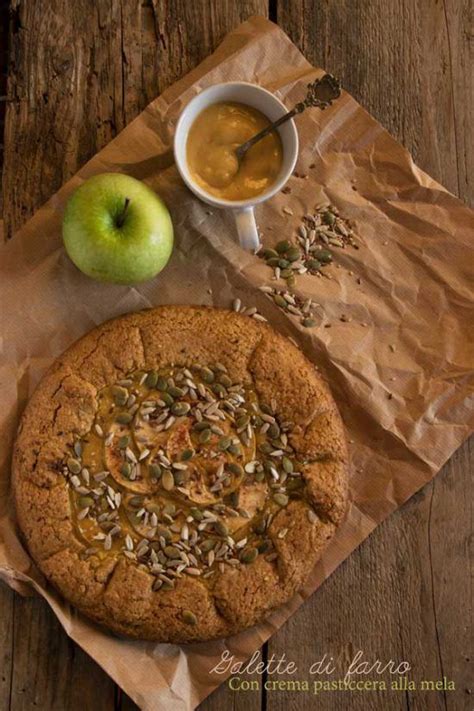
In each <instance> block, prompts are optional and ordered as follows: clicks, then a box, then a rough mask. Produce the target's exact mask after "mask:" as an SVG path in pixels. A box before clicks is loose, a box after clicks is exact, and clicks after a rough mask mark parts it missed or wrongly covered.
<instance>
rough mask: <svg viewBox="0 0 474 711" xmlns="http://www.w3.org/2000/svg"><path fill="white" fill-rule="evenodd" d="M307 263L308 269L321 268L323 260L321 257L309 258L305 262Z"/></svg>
mask: <svg viewBox="0 0 474 711" xmlns="http://www.w3.org/2000/svg"><path fill="white" fill-rule="evenodd" d="M305 265H306V266H307V267H308V269H316V270H317V269H320V268H321V262H320V261H319V259H308V261H307V262H305Z"/></svg>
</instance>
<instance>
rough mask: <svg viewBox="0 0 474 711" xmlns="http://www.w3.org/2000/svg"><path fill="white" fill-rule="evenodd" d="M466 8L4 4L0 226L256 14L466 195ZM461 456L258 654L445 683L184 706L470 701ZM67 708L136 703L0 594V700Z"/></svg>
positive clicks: (469, 50)
mask: <svg viewBox="0 0 474 711" xmlns="http://www.w3.org/2000/svg"><path fill="white" fill-rule="evenodd" d="M470 7H471V6H470V2H469V0H444V2H443V1H441V0H394V2H385V0H338V1H337V2H334V1H332V2H331V1H330V0H317V1H316V0H272V1H271V2H270V3H268V4H267V2H266V1H265V2H264V1H263V0H248V1H244V2H238V1H237V0H235V1H232V0H193V2H189V0H142V1H141V2H139V1H137V0H128V1H127V0H96V1H95V2H94V1H93V0H75V2H74V3H70V2H66V0H36V1H35V2H34V3H30V2H26V0H10V12H11V16H10V17H11V21H10V48H9V58H10V70H9V81H8V98H9V102H8V111H7V117H6V130H5V140H4V143H5V164H4V171H3V194H4V205H5V210H4V219H5V226H6V234H7V236H11V235H12V234H13V232H14V231H15V230H16V229H18V227H19V226H21V224H23V222H24V221H25V220H26V219H27V218H28V217H29V216H30V214H31V213H32V212H33V211H34V210H35V209H36V208H37V207H38V206H39V205H40V204H42V203H43V202H44V201H45V200H46V199H48V198H49V197H50V195H51V194H52V193H53V192H54V191H55V190H56V189H57V188H58V187H59V186H60V185H61V184H62V183H63V182H64V181H65V180H66V179H67V178H68V177H69V176H70V175H72V174H73V173H74V172H75V171H76V170H77V168H78V167H79V166H80V165H81V164H83V163H84V162H85V161H86V160H87V159H88V158H89V157H90V156H92V155H93V154H94V153H95V152H96V151H97V150H99V149H100V148H101V147H102V146H103V145H105V144H106V143H107V142H108V141H109V140H110V139H111V138H113V137H114V136H115V135H116V133H117V132H118V131H120V130H121V129H122V128H123V127H124V126H125V125H126V124H127V123H128V122H129V121H130V120H132V119H133V118H134V117H135V116H136V115H137V114H138V113H139V111H140V110H141V109H142V108H143V107H144V106H145V105H146V104H147V103H148V102H149V101H150V100H151V99H152V98H154V96H155V95H157V94H158V93H159V92H161V91H162V90H163V89H164V88H166V86H168V85H169V84H170V83H171V82H173V81H174V80H175V79H177V78H178V77H180V76H181V75H182V74H183V73H185V72H186V71H188V70H189V69H190V68H192V67H193V66H195V65H196V64H197V63H198V62H199V61H200V60H201V59H202V58H203V57H204V56H206V55H207V54H208V53H209V52H210V51H212V49H213V48H214V47H215V46H216V44H217V43H218V42H219V41H220V40H221V38H222V37H223V35H224V34H225V33H226V32H227V31H228V30H230V29H231V28H232V27H234V26H236V25H237V24H238V23H239V22H240V21H241V20H242V19H245V18H246V17H247V16H248V15H250V14H267V13H268V10H269V9H270V12H271V13H272V15H273V19H277V20H278V22H279V24H280V25H281V26H282V27H283V29H284V30H285V31H286V32H288V33H289V34H290V36H291V37H292V39H293V40H294V41H295V42H296V43H297V44H298V46H299V47H300V48H301V49H302V51H303V52H304V53H305V54H306V56H307V57H308V59H309V60H310V61H312V62H314V63H315V64H317V65H319V66H321V67H324V68H326V69H327V70H330V71H333V72H334V73H336V74H338V75H339V76H340V77H341V79H342V80H343V84H344V86H345V88H346V89H348V91H350V92H351V93H352V94H353V95H354V96H355V97H356V98H357V99H358V100H359V101H360V102H361V103H362V104H363V105H364V106H365V107H366V108H367V109H368V110H369V111H370V112H371V113H372V114H373V115H375V117H376V118H377V119H378V120H379V121H380V122H381V123H382V124H383V125H384V126H385V127H386V128H387V129H388V130H389V131H390V132H391V133H393V134H394V135H395V136H396V137H397V138H398V139H399V140H401V141H402V143H404V145H405V146H406V147H407V148H408V149H409V150H411V151H412V153H413V155H414V157H415V160H416V161H417V162H418V164H419V165H420V166H421V167H422V168H424V169H425V170H426V171H427V172H429V173H430V174H432V175H433V176H434V177H435V178H436V179H438V180H439V181H440V182H441V183H442V184H444V185H445V186H446V187H447V188H448V189H450V190H452V191H453V192H455V193H456V194H459V195H460V196H461V197H462V198H463V199H465V200H467V201H471V202H472V201H474V194H473V187H472V175H473V150H472V148H473V133H472V132H473V123H472V112H473V108H474V107H473V105H472V104H473V89H472V87H473V84H472V59H473V57H472V54H473V44H472V18H471V17H470V12H471V10H470ZM470 462H472V443H471V445H469V444H466V445H465V446H464V447H463V448H461V449H460V450H459V451H458V452H457V453H456V455H455V456H454V457H453V458H452V460H451V461H450V462H449V463H448V464H447V465H446V467H445V468H444V470H443V472H442V473H441V474H440V475H439V476H438V477H437V478H436V479H435V481H434V482H433V483H432V484H430V485H428V486H427V487H425V488H424V489H423V491H422V492H420V493H419V494H418V495H417V496H416V497H414V498H413V499H412V500H411V501H410V502H409V503H408V504H407V505H406V506H404V507H403V508H402V509H401V510H399V511H398V512H397V513H396V514H394V515H393V516H392V517H390V518H389V519H388V520H387V521H386V522H385V523H384V524H382V525H381V526H380V527H379V528H378V529H377V530H376V531H375V532H374V533H373V534H372V536H371V537H370V538H369V539H368V540H367V541H366V542H365V543H364V544H363V545H362V546H361V547H360V548H359V549H358V551H356V552H355V553H354V554H353V555H352V556H351V557H350V559H349V560H347V561H346V562H345V563H344V564H343V565H342V566H341V567H340V568H339V569H338V570H337V571H336V573H335V574H334V575H332V576H331V578H329V580H328V581H327V582H326V583H325V584H324V585H323V587H322V588H321V589H320V590H319V591H318V593H317V594H316V595H314V596H312V598H311V599H310V600H308V601H307V603H306V604H305V605H304V606H303V607H302V608H301V609H300V610H299V611H298V613H297V614H296V615H295V616H294V617H293V618H292V619H291V620H290V621H289V622H288V624H287V625H285V626H284V627H283V628H282V629H281V630H280V631H279V632H278V634H277V635H275V637H274V638H273V639H272V640H271V641H270V643H269V644H268V645H266V646H265V650H264V653H265V654H266V655H268V654H272V653H275V654H277V655H278V654H281V653H282V652H285V653H286V655H287V657H289V658H291V659H293V660H294V661H295V662H296V663H297V664H298V667H299V668H300V669H301V672H302V673H301V674H300V675H299V676H300V678H307V675H306V674H305V673H304V670H306V668H307V666H308V665H309V664H310V663H311V662H313V661H314V660H315V655H316V654H317V653H319V652H322V653H324V652H327V653H328V654H330V655H332V656H334V657H335V659H336V660H337V661H338V664H340V665H341V667H342V666H343V665H344V663H345V662H346V661H347V660H348V659H349V657H351V655H352V654H353V653H355V651H357V649H363V650H364V651H365V654H366V656H367V658H371V657H372V658H377V657H378V658H380V659H390V658H393V659H403V658H405V659H407V660H408V661H409V662H410V663H411V664H412V666H413V678H415V679H421V678H423V677H429V676H431V677H433V678H440V677H441V676H442V674H443V673H444V674H446V675H447V676H449V677H451V678H453V679H455V681H456V683H457V687H458V688H457V691H456V693H455V694H443V693H442V692H441V693H439V692H438V693H437V692H434V693H431V694H429V695H421V694H419V693H414V694H410V693H400V694H386V695H383V694H374V695H371V694H368V693H365V694H360V695H356V694H353V695H352V696H351V697H350V699H349V698H348V697H347V695H344V694H343V693H342V692H341V693H339V694H335V693H334V692H332V693H331V694H328V695H327V696H323V695H319V696H318V697H314V696H311V695H304V694H297V693H288V694H284V693H282V692H279V693H273V694H272V693H271V692H269V691H268V692H263V691H262V690H259V691H257V692H246V693H242V692H241V693H238V692H232V691H230V690H229V689H228V687H227V685H225V684H224V685H223V686H222V687H220V688H219V689H218V690H217V691H216V692H215V693H214V694H212V695H211V697H209V699H207V700H206V701H205V702H204V703H203V704H202V705H201V707H200V711H214V709H215V710H216V711H217V709H219V710H220V709H235V711H241V710H242V711H244V709H245V711H256V710H257V709H259V708H265V709H269V710H270V709H275V711H279V710H280V709H282V710H283V709H285V710H286V709H287V708H288V709H306V708H308V709H310V708H311V709H314V708H318V709H322V710H323V711H324V709H328V710H329V709H330V710H331V711H339V710H341V711H342V710H344V711H346V709H348V708H350V709H351V711H352V710H353V709H354V710H355V711H358V710H361V711H362V710H363V711H375V710H376V711H380V709H383V710H384V711H385V710H387V711H391V710H392V709H393V710H394V711H395V710H396V711H398V709H414V710H415V711H425V710H426V709H428V710H429V711H431V709H433V710H438V709H447V710H448V711H458V709H460V710H461V709H467V708H470V707H472V703H469V702H470V699H472V696H471V697H470V696H468V694H467V692H466V689H467V687H468V683H469V678H468V668H467V667H468V657H469V649H468V647H469V641H470V640H469V625H468V623H469V617H468V615H469V614H470V613H469V600H470V599H472V587H471V583H470V579H469V565H468V561H469V560H470V556H469V553H470V551H469V538H468V534H469V532H470V531H472V520H471V516H472V512H471V504H470V502H471V499H472V494H471V487H472V482H471V479H470V469H469V463H470ZM471 614H472V611H471ZM246 678H248V677H246ZM250 678H251V677H250ZM82 707H84V708H85V709H97V708H100V709H101V711H102V709H103V710H104V711H114V710H115V711H119V710H120V711H132V709H136V708H137V707H136V706H135V705H134V704H133V703H132V702H131V701H130V699H128V698H127V697H126V696H125V695H124V694H123V693H122V692H120V690H118V689H117V688H116V687H114V685H113V684H112V682H111V681H110V680H109V678H108V677H107V676H106V675H105V673H104V672H102V671H101V670H100V668H99V667H98V666H97V665H95V664H94V662H93V661H92V660H90V659H89V657H87V655H85V654H84V653H83V652H82V651H81V650H79V649H78V648H77V647H76V646H75V645H74V644H73V643H72V642H71V641H70V640H68V638H67V637H66V635H65V634H64V633H63V631H62V630H61V628H60V626H59V624H58V622H57V621H56V618H55V617H54V615H53V614H52V613H51V612H50V610H49V608H48V607H47V606H46V604H45V603H44V602H43V601H41V600H31V599H29V600H23V599H21V598H20V597H18V596H16V595H14V594H13V593H12V592H11V591H10V590H8V589H6V588H4V587H3V586H2V587H0V709H2V710H3V709H4V708H5V710H6V711H7V710H10V709H14V711H18V710H19V709H21V711H23V710H25V711H26V710H30V709H31V711H32V710H33V709H38V708H41V709H42V710H44V711H50V710H54V711H56V709H58V710H59V709H60V710H61V711H69V710H71V711H72V710H73V709H74V711H75V710H76V709H78V708H82Z"/></svg>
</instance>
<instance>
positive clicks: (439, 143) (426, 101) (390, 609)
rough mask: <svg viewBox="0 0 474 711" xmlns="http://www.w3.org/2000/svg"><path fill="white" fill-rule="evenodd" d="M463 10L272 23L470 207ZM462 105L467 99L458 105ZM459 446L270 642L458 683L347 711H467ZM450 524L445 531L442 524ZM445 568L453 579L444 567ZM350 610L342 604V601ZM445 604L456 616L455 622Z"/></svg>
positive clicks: (274, 705) (325, 12)
mask: <svg viewBox="0 0 474 711" xmlns="http://www.w3.org/2000/svg"><path fill="white" fill-rule="evenodd" d="M467 16H468V4H467V3H459V2H458V3H455V2H451V1H450V0H447V2H445V3H440V2H435V3H425V2H408V0H399V1H398V2H396V3H385V2H383V0H375V1H374V2H371V3H363V2H349V1H346V2H344V1H343V2H338V3H324V2H319V1H316V0H315V1H311V0H293V1H291V2H290V1H289V0H278V2H277V19H278V22H279V24H280V25H281V26H282V27H283V29H285V30H286V31H287V32H288V33H289V34H290V36H291V37H292V38H293V40H294V41H295V42H296V43H297V44H298V45H299V47H300V48H301V49H302V51H303V52H304V53H305V54H306V56H307V57H308V58H309V59H310V60H311V61H312V62H314V63H315V64H316V65H318V66H321V67H324V68H325V69H328V70H330V71H332V72H334V73H335V74H336V75H338V76H340V77H341V79H342V81H343V85H344V86H345V87H346V88H347V90H348V91H350V92H351V93H352V94H353V95H354V96H355V97H356V98H357V99H358V100H359V101H360V102H361V103H362V104H363V105H364V106H365V107H366V108H367V109H368V110H369V111H370V112H371V113H372V114H373V115H374V116H375V117H376V118H377V119H378V120H379V121H380V122H381V123H382V124H383V125H384V126H385V127H386V128H387V129H388V130H389V131H390V132H391V133H392V134H394V135H395V136H396V137H397V138H398V139H399V140H401V141H402V143H404V145H405V146H406V147H407V148H408V149H409V150H410V151H411V152H412V154H413V156H414V158H415V160H416V161H417V162H418V164H419V165H421V167H422V168H424V169H425V170H426V171H427V172H429V173H431V174H432V175H433V176H434V177H435V178H437V179H438V180H439V181H440V182H441V183H443V184H444V185H445V186H446V187H447V188H448V189H450V190H452V191H453V192H455V193H457V194H459V195H460V197H462V198H464V199H465V200H467V201H471V202H472V201H474V191H473V185H472V168H471V167H470V166H472V160H473V157H472V156H473V152H472V146H473V134H472V121H471V120H470V118H469V117H470V116H472V106H471V104H470V102H471V101H472V94H473V92H472V81H473V79H472V73H470V70H469V66H472V62H471V64H469V62H470V57H471V55H470V52H471V54H472V49H471V47H470V45H469V34H468V33H469V29H468V27H469V25H468V23H467ZM461 97H464V98H462V99H461ZM470 461H471V462H472V458H471V450H470V447H469V445H468V444H466V445H465V446H464V447H463V448H461V450H459V452H458V453H457V454H456V455H455V457H454V458H453V459H452V461H451V462H450V463H448V465H447V466H446V467H445V469H444V472H443V473H441V474H440V475H439V476H438V477H437V479H436V480H435V481H434V482H433V483H432V484H430V485H429V486H427V487H425V489H424V490H423V491H422V492H421V493H420V494H418V495H417V496H416V497H415V498H414V499H413V500H412V501H410V502H409V503H408V504H407V505H406V506H405V507H403V509H402V510H401V511H398V512H397V513H396V514H395V515H394V516H392V517H391V518H390V519H389V520H388V521H386V522H385V523H384V524H383V525H382V526H380V527H379V528H378V529H377V530H376V531H375V533H374V534H373V535H372V536H371V537H370V539H369V540H368V541H367V542H365V543H364V545H363V546H361V548H360V549H359V551H357V552H356V553H355V554H354V555H353V556H352V557H351V558H350V559H349V560H348V561H347V562H346V563H345V564H344V565H343V566H342V567H341V568H340V569H339V570H338V571H337V572H336V573H335V574H334V575H333V576H332V577H331V578H330V579H329V580H328V581H327V582H326V584H325V585H324V586H323V588H322V589H321V590H320V591H319V592H318V594H317V595H315V596H314V598H312V599H311V600H310V601H309V602H308V603H307V604H306V605H305V607H304V608H303V609H302V610H300V611H299V612H298V614H297V615H296V616H295V617H294V618H293V619H292V620H291V621H290V623H289V624H288V625H287V626H286V627H284V628H283V629H282V630H281V631H280V632H279V633H278V634H277V635H276V636H275V637H274V638H273V639H272V640H271V642H270V644H269V651H270V652H275V653H276V654H278V653H280V654H281V653H282V652H283V651H285V652H286V654H287V655H288V656H292V655H293V658H294V659H295V661H297V663H298V665H299V666H301V668H303V669H304V668H306V667H307V666H308V664H310V663H311V662H312V661H314V658H315V657H317V655H318V653H319V652H321V653H322V654H324V652H328V654H330V655H332V656H334V658H335V659H336V660H339V665H338V668H340V667H343V666H344V664H345V663H346V662H347V660H348V659H349V658H350V657H351V655H353V654H354V653H355V652H356V651H357V650H358V649H362V650H364V651H365V653H366V655H367V657H368V658H380V659H387V660H388V659H390V658H393V659H408V661H409V662H410V663H411V664H412V666H413V668H414V670H413V678H415V679H419V680H421V679H423V678H427V679H429V678H430V677H431V678H433V679H436V678H441V677H442V676H443V673H444V674H445V675H447V676H448V677H451V678H453V679H454V680H455V681H456V684H457V687H458V689H457V691H456V692H455V694H446V695H444V694H443V693H442V692H438V693H434V694H432V695H422V694H420V693H416V692H415V693H412V694H402V693H399V694H379V695H377V694H375V693H373V694H372V693H370V694H369V693H364V694H360V695H357V694H355V695H353V696H351V700H350V705H351V709H354V710H357V709H361V710H362V709H363V710H364V711H366V710H370V709H374V710H375V709H379V708H384V709H394V710H395V709H402V708H403V709H404V708H415V709H438V708H440V709H441V708H447V709H451V708H452V709H457V708H464V707H465V703H466V699H467V698H468V697H467V696H466V687H467V685H468V674H467V661H466V657H467V653H465V652H463V650H465V649H466V644H467V639H466V623H465V620H466V619H467V618H468V616H469V609H468V605H469V596H468V590H469V588H468V586H469V578H468V560H469V553H468V550H467V540H468V536H469V532H470V531H471V526H472V522H471V521H470V517H469V511H468V506H467V505H466V504H465V502H466V501H469V500H470V494H469V486H470V485H471V482H470V481H469V462H470ZM453 520H455V521H456V526H455V527H454V526H453V525H452V524H451V523H450V522H451V521H453ZM448 570H449V572H448ZM354 598H356V604H354V605H352V604H351V605H348V604H347V601H348V600H354ZM453 610H458V612H459V614H457V615H453ZM316 703H317V704H318V708H321V709H328V710H329V709H331V711H334V710H336V711H337V710H338V709H346V708H347V707H348V706H347V705H348V703H349V702H348V700H347V695H345V694H344V692H340V693H330V694H327V695H326V696H324V695H321V696H319V697H318V699H317V702H316V700H315V699H314V697H307V696H305V697H303V698H302V696H301V695H295V694H293V695H290V696H288V697H285V695H282V694H281V693H280V694H275V695H274V696H271V695H268V696H267V708H269V709H275V711H276V710H278V709H280V708H282V709H283V708H287V706H288V705H290V704H293V705H295V706H296V704H297V707H298V709H300V708H301V709H306V708H314V706H315V705H316Z"/></svg>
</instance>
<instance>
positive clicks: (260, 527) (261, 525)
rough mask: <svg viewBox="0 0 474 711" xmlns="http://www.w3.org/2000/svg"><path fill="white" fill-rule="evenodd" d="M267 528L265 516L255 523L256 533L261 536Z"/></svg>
mask: <svg viewBox="0 0 474 711" xmlns="http://www.w3.org/2000/svg"><path fill="white" fill-rule="evenodd" d="M266 528H267V524H266V521H265V519H264V518H261V519H260V520H259V521H257V523H256V524H255V525H254V527H253V530H254V531H255V533H256V534H257V535H259V536H261V535H262V533H265V530H266Z"/></svg>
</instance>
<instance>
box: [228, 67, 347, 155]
mask: <svg viewBox="0 0 474 711" xmlns="http://www.w3.org/2000/svg"><path fill="white" fill-rule="evenodd" d="M340 95H341V85H340V83H339V81H338V79H336V78H335V77H333V76H332V74H325V75H324V76H322V77H321V79H316V81H313V82H312V83H311V84H308V92H307V94H306V97H305V98H304V100H303V101H300V102H299V103H298V104H296V106H294V107H293V108H292V109H291V111H288V113H286V114H284V115H283V116H281V117H280V118H279V119H278V120H277V121H274V122H273V123H271V124H270V125H269V126H267V127H266V128H264V129H263V131H260V132H259V133H256V134H255V136H252V138H249V140H248V141H245V143H242V145H240V146H238V148H236V149H235V155H236V156H237V160H238V161H239V165H240V164H241V162H242V160H243V158H244V156H245V154H246V153H247V151H248V150H249V148H251V147H252V146H254V145H255V144H256V143H257V142H258V141H261V140H262V138H265V136H268V134H269V133H271V132H272V131H274V130H275V129H276V128H278V126H281V125H282V123H285V121H289V120H290V119H291V118H293V116H296V115H297V114H301V113H302V112H303V111H304V110H305V109H307V108H309V107H310V106H316V107H317V108H319V109H321V110H324V109H325V108H326V107H327V106H331V104H332V102H333V101H335V100H336V99H338V98H339V97H340Z"/></svg>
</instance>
